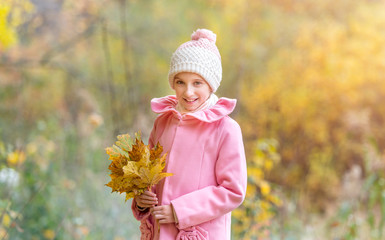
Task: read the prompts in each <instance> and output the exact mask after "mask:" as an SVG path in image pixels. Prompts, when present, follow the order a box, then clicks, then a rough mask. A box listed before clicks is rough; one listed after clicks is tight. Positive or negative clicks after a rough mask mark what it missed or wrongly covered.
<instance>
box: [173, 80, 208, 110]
mask: <svg viewBox="0 0 385 240" xmlns="http://www.w3.org/2000/svg"><path fill="white" fill-rule="evenodd" d="M174 90H175V93H176V98H177V99H178V102H179V104H181V105H182V107H183V108H184V109H185V110H186V111H188V112H192V111H194V110H196V109H197V108H198V107H199V106H200V105H202V104H203V103H204V102H205V101H206V100H207V99H208V98H209V96H210V94H211V88H210V86H209V85H208V83H207V82H206V81H205V80H204V79H203V78H202V77H201V76H200V75H198V74H196V73H190V72H181V73H178V74H177V75H175V77H174Z"/></svg>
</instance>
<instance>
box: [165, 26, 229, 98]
mask: <svg viewBox="0 0 385 240" xmlns="http://www.w3.org/2000/svg"><path fill="white" fill-rule="evenodd" d="M216 38H217V36H216V35H215V33H213V32H212V31H210V30H207V29H198V30H196V31H195V32H194V33H193V34H192V35H191V41H188V42H186V43H183V44H182V45H181V46H179V48H178V49H177V50H176V51H175V52H174V54H173V55H172V57H171V63H170V71H169V73H168V80H169V82H170V86H171V88H173V89H174V77H175V75H176V74H178V73H180V72H192V73H196V74H199V75H200V76H201V77H203V78H204V79H205V80H206V82H207V83H208V84H209V85H210V87H211V89H212V90H213V92H215V91H216V90H217V89H218V87H219V84H220V83H221V80H222V64H221V55H220V54H219V51H218V48H217V46H216V45H215V41H216Z"/></svg>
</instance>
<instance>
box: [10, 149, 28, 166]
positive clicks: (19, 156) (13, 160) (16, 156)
mask: <svg viewBox="0 0 385 240" xmlns="http://www.w3.org/2000/svg"><path fill="white" fill-rule="evenodd" d="M24 161H25V153H24V152H22V151H14V152H10V153H8V156H7V162H8V164H9V165H18V164H22V163H23V162H24Z"/></svg>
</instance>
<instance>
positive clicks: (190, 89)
mask: <svg viewBox="0 0 385 240" xmlns="http://www.w3.org/2000/svg"><path fill="white" fill-rule="evenodd" d="M185 94H186V96H191V95H193V94H194V90H193V88H192V86H187V88H186V92H185Z"/></svg>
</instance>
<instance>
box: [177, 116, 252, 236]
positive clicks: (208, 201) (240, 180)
mask: <svg viewBox="0 0 385 240" xmlns="http://www.w3.org/2000/svg"><path fill="white" fill-rule="evenodd" d="M228 119H230V121H226V122H225V124H223V126H222V128H220V129H222V130H221V131H222V134H220V137H219V139H218V140H219V148H218V151H219V153H218V158H217V160H216V165H215V176H216V180H217V185H216V186H208V187H205V188H202V189H199V190H197V191H194V192H191V193H188V194H186V195H183V196H181V197H179V198H176V199H174V200H172V201H171V204H172V206H173V207H174V211H175V213H176V215H177V217H178V221H179V223H178V224H177V227H178V228H180V229H184V228H187V227H190V226H195V225H198V224H201V223H203V222H207V221H210V220H212V219H215V218H217V217H220V216H222V215H224V214H226V213H228V212H231V211H232V210H234V209H235V208H237V207H238V206H239V205H240V204H241V203H242V202H243V200H244V198H245V194H246V185H247V170H246V158H245V150H244V146H243V141H242V133H241V129H240V127H239V125H238V124H237V123H236V122H235V121H234V120H232V119H231V118H228Z"/></svg>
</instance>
